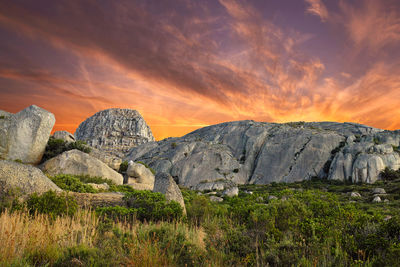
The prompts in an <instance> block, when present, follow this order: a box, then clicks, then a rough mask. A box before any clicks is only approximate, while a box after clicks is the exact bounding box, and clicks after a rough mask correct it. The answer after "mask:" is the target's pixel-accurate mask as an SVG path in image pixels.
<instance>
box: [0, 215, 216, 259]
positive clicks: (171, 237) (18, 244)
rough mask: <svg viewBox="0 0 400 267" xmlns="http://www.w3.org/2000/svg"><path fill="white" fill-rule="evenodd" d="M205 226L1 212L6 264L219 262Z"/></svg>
mask: <svg viewBox="0 0 400 267" xmlns="http://www.w3.org/2000/svg"><path fill="white" fill-rule="evenodd" d="M204 237H205V233H204V231H203V230H202V229H201V228H200V227H189V226H188V225H187V224H185V223H183V222H179V221H178V222H172V223H171V222H169V223H168V222H158V223H142V222H139V221H134V222H113V223H105V222H102V221H101V220H100V219H99V218H98V217H96V216H95V214H94V213H93V212H91V211H88V210H80V211H79V212H78V213H77V215H76V216H73V217H69V216H59V217H56V218H55V219H51V217H49V216H46V215H43V214H35V215H33V216H31V215H29V213H28V212H26V211H17V212H13V213H10V212H8V211H5V212H3V213H1V214H0V244H1V245H0V266H10V265H13V266H24V265H34V266H36V265H47V266H52V265H57V266H58V265H64V266H65V265H67V266H68V265H82V266H86V265H108V266H114V265H128V266H176V265H181V266H185V265H186V266H193V265H196V266H198V265H203V266H211V265H212V266H216V265H215V264H211V263H209V262H208V261H207V260H206V259H205V258H206V257H205V256H206V248H205V245H204V242H203V238H204Z"/></svg>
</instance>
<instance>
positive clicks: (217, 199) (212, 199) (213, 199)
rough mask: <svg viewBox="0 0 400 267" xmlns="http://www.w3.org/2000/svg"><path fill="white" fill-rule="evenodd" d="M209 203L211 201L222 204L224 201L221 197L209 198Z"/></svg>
mask: <svg viewBox="0 0 400 267" xmlns="http://www.w3.org/2000/svg"><path fill="white" fill-rule="evenodd" d="M210 201H212V202H222V201H224V199H223V198H222V197H217V196H210Z"/></svg>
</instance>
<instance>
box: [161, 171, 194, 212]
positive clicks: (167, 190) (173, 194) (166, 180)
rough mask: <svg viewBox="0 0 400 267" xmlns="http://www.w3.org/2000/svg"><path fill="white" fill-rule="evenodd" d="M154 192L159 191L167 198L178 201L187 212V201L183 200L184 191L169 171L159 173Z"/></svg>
mask: <svg viewBox="0 0 400 267" xmlns="http://www.w3.org/2000/svg"><path fill="white" fill-rule="evenodd" d="M153 192H159V193H162V194H164V195H165V198H166V199H167V200H169V201H170V200H174V201H176V202H178V203H179V204H180V205H181V207H182V208H183V211H184V213H186V208H185V202H184V200H183V196H182V192H181V190H180V189H179V187H178V185H177V184H176V183H175V181H174V179H172V177H171V175H169V174H168V173H164V172H160V173H157V175H156V178H155V182H154V189H153Z"/></svg>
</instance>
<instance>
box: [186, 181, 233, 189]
mask: <svg viewBox="0 0 400 267" xmlns="http://www.w3.org/2000/svg"><path fill="white" fill-rule="evenodd" d="M235 186H236V184H235V183H233V182H232V181H229V180H219V181H215V182H203V183H200V184H197V185H195V186H193V187H192V189H193V190H198V191H222V190H224V189H230V188H232V187H235Z"/></svg>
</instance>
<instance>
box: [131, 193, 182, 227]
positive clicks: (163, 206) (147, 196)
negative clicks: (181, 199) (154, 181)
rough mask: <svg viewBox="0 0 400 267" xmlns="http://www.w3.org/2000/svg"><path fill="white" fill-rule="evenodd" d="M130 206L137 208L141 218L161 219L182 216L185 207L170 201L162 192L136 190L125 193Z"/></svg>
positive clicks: (173, 218)
mask: <svg viewBox="0 0 400 267" xmlns="http://www.w3.org/2000/svg"><path fill="white" fill-rule="evenodd" d="M125 199H126V201H127V203H128V207H129V208H133V209H135V210H136V216H137V218H138V219H139V220H146V221H159V220H168V221H171V220H176V219H180V218H182V215H183V209H182V207H181V206H180V205H179V203H177V202H176V201H170V202H168V201H167V200H166V199H165V196H164V195H163V194H161V193H154V192H151V191H147V190H134V191H133V192H131V193H127V194H126V195H125Z"/></svg>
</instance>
